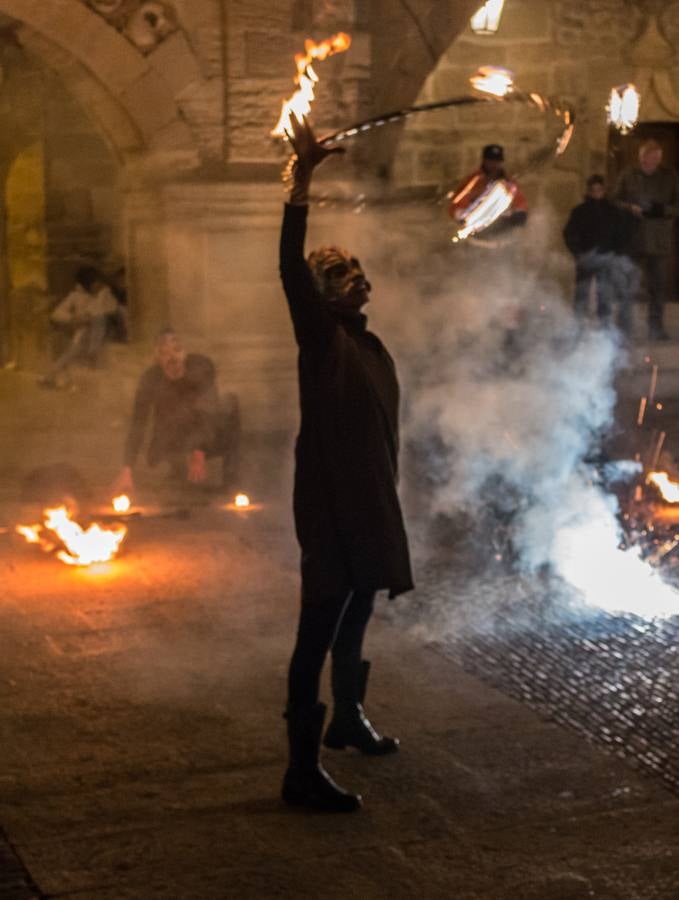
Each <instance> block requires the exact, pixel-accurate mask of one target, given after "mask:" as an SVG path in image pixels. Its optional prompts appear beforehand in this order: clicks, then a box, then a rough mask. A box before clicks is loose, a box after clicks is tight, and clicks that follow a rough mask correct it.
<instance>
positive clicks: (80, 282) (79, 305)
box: [39, 266, 118, 387]
mask: <svg viewBox="0 0 679 900" xmlns="http://www.w3.org/2000/svg"><path fill="white" fill-rule="evenodd" d="M117 307H118V304H117V302H116V299H115V297H114V296H113V294H112V293H111V291H110V289H109V288H108V287H107V286H106V284H105V283H104V280H103V278H102V276H101V275H100V274H99V272H98V271H97V269H95V268H93V267H92V266H82V268H80V269H78V271H77V273H76V276H75V285H74V287H73V290H72V291H71V292H70V293H69V294H67V296H66V297H64V299H63V300H62V301H61V302H60V303H59V304H58V305H57V306H56V308H55V309H54V310H53V311H52V314H51V315H50V323H51V325H52V326H53V327H54V328H55V329H58V330H59V331H61V332H62V333H63V334H65V335H66V337H67V338H68V342H67V344H66V348H65V349H64V350H63V351H62V352H61V353H60V354H59V355H58V356H57V358H56V359H55V360H54V362H53V363H52V365H51V366H50V368H49V369H48V371H47V373H46V374H45V375H44V376H43V377H42V378H40V379H39V384H40V385H42V386H43V387H57V379H58V377H59V376H60V375H61V374H62V373H63V372H65V371H66V370H67V369H68V367H69V366H70V364H71V363H72V362H74V360H76V359H78V358H84V359H85V360H86V361H87V362H88V363H89V364H90V365H91V366H96V364H97V361H98V359H99V353H100V351H101V347H102V344H103V343H104V339H105V337H106V320H107V316H109V315H111V314H112V313H114V312H115V311H116V309H117Z"/></svg>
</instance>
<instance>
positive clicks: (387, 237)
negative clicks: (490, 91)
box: [337, 204, 634, 627]
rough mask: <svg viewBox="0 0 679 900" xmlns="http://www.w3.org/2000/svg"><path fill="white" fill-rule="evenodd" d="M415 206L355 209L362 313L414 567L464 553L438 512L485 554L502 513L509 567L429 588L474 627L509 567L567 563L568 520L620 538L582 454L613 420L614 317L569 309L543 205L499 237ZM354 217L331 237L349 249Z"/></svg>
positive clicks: (501, 596) (625, 269) (501, 597)
mask: <svg viewBox="0 0 679 900" xmlns="http://www.w3.org/2000/svg"><path fill="white" fill-rule="evenodd" d="M412 209H413V208H412V207H404V208H403V209H395V210H394V211H393V213H392V214H391V215H390V216H389V217H388V218H389V227H388V228H387V229H385V227H384V220H383V217H382V215H380V217H379V220H378V219H377V217H375V220H374V221H371V218H372V217H373V213H372V212H370V211H367V212H363V214H362V215H361V216H359V218H362V219H363V220H364V221H363V222H362V223H361V228H360V244H361V246H360V247H359V248H358V252H359V254H360V256H361V259H362V261H363V262H364V265H365V268H366V272H367V275H368V278H369V279H370V280H371V281H372V283H373V286H374V291H373V293H374V301H373V302H372V303H371V305H370V306H369V307H368V308H367V312H368V314H369V317H370V322H371V327H372V328H374V330H375V331H376V332H377V333H378V334H379V335H380V336H381V337H382V338H383V339H384V341H385V343H386V344H387V346H388V347H389V348H390V350H391V351H392V353H393V355H394V356H395V357H396V360H397V364H398V368H399V375H400V380H401V385H402V388H403V393H404V400H403V412H402V416H403V418H402V441H403V446H404V451H405V453H404V458H403V464H404V472H403V477H402V494H403V495H404V497H405V498H406V505H407V507H408V509H409V511H410V513H411V515H410V517H409V518H410V534H411V539H412V543H413V545H414V548H415V552H416V556H417V557H418V559H419V561H420V564H421V565H423V566H424V568H425V576H424V578H425V581H426V580H427V575H426V568H427V565H428V564H429V563H430V562H431V561H432V559H434V558H436V557H438V559H439V563H441V557H442V556H443V557H445V556H446V555H448V556H449V557H450V559H451V560H453V559H455V560H457V561H459V548H457V549H456V546H455V544H456V543H457V542H458V540H459V534H457V533H456V532H455V530H454V529H452V530H451V531H450V532H449V534H450V539H449V542H448V543H446V541H445V540H444V541H443V547H442V546H441V541H440V535H439V539H438V546H437V547H436V548H434V547H433V542H434V540H435V539H434V538H433V537H432V535H433V530H432V526H433V523H435V522H437V521H438V522H440V521H441V520H443V521H445V520H449V521H450V522H454V521H457V522H460V519H461V518H462V520H463V521H464V522H465V526H464V532H465V538H464V545H465V552H466V553H469V552H470V550H471V552H475V551H478V552H479V555H480V558H481V559H483V558H486V559H487V558H488V557H490V558H491V559H494V556H495V555H497V556H500V555H501V554H502V553H504V552H506V549H507V548H506V547H504V546H499V547H493V533H494V532H495V531H496V530H497V526H498V524H499V525H500V526H502V528H504V530H505V532H509V533H510V534H511V548H512V554H513V555H515V557H516V559H515V560H514V564H515V568H514V574H513V575H512V578H511V579H510V580H509V581H507V576H506V570H505V569H504V568H503V567H498V568H497V569H496V570H495V571H494V572H492V571H491V574H489V570H488V568H485V570H484V573H483V576H479V570H478V569H477V571H476V573H475V574H474V577H473V579H472V581H471V582H469V581H468V582H466V585H465V588H464V590H463V591H461V592H460V593H459V594H458V595H457V596H456V591H457V587H455V588H452V591H451V590H449V591H447V592H438V596H439V604H438V605H439V606H443V607H445V609H444V610H441V609H438V610H437V612H439V613H440V612H442V611H443V612H445V615H446V616H447V617H448V618H450V617H454V618H455V620H456V622H457V623H460V622H461V621H466V619H465V616H466V615H467V613H468V612H469V607H470V606H473V607H474V608H475V609H476V610H477V613H478V616H474V617H472V618H474V619H475V621H473V622H472V623H470V624H472V625H473V626H474V627H478V626H479V621H478V617H481V618H484V620H485V619H486V618H487V614H488V612H489V606H490V607H493V606H494V605H496V604H497V605H499V604H503V603H505V602H506V600H507V597H506V596H505V594H506V592H507V591H510V592H511V591H513V592H516V591H517V589H518V588H517V584H518V582H517V579H519V580H521V579H522V578H523V579H525V578H526V576H531V575H532V574H533V573H535V572H536V571H537V570H539V569H540V568H541V567H545V566H549V567H550V569H551V571H553V572H556V573H559V574H562V575H565V574H567V572H568V566H567V565H564V560H563V559H562V558H561V555H562V554H563V553H564V552H565V551H564V547H565V546H566V543H567V542H564V540H563V539H562V535H563V532H564V530H568V529H572V528H573V527H576V528H577V527H580V526H585V525H586V523H587V522H588V521H589V520H590V519H592V518H594V519H596V520H597V521H599V522H602V521H603V522H604V523H605V526H604V527H605V529H607V533H608V534H609V535H610V539H611V541H612V543H613V545H614V547H615V546H616V545H617V535H618V532H619V529H618V523H617V521H616V511H617V501H616V499H615V497H614V496H612V495H609V494H607V493H606V490H605V488H604V487H603V486H601V485H600V484H599V483H598V482H597V479H596V475H595V471H594V469H593V466H592V465H591V463H588V459H590V458H591V457H592V456H594V455H596V453H597V451H598V449H599V447H600V444H601V440H602V437H603V435H604V434H605V432H606V431H607V429H608V428H609V427H610V425H611V424H612V421H613V412H614V407H615V391H614V378H615V374H616V371H617V370H618V368H619V367H620V365H622V364H623V363H624V361H625V352H624V349H623V347H622V343H621V340H620V336H619V333H618V332H617V330H616V329H615V328H598V327H595V326H585V327H582V325H581V323H579V322H578V321H577V320H576V318H575V316H574V315H573V313H572V301H571V297H570V283H569V279H568V277H567V276H568V273H569V267H570V264H571V263H570V260H569V258H568V256H567V254H566V252H565V250H563V251H562V250H561V247H560V245H559V243H560V236H559V232H558V229H559V228H560V225H559V223H557V222H555V221H553V220H552V218H551V214H550V211H549V210H548V209H546V208H545V207H542V208H538V209H536V210H534V211H532V213H531V215H530V217H529V222H528V224H527V225H526V226H525V227H524V228H520V229H517V230H516V231H515V232H510V233H509V234H508V235H505V236H503V237H502V238H498V239H495V240H493V239H490V238H489V239H484V240H482V241H480V242H478V243H477V244H475V243H473V242H468V243H467V244H464V243H463V244H458V245H452V244H451V243H450V242H449V234H450V231H451V229H450V222H449V220H448V218H447V214H446V211H445V208H444V207H443V206H441V205H438V206H435V205H433V204H432V205H430V206H429V207H428V208H427V209H426V210H425V211H420V212H419V213H417V214H415V213H413V211H412ZM366 220H367V222H366ZM349 228H350V229H351V231H353V232H354V233H353V234H352V233H349V230H347V233H346V234H345V233H340V234H338V236H337V240H338V242H340V241H344V243H345V245H347V246H349V247H350V248H352V249H354V250H355V249H356V247H355V243H356V239H357V232H356V231H355V228H352V227H351V226H349ZM352 238H353V241H352ZM617 269H618V271H617V273H616V274H617V277H618V278H619V279H621V282H624V281H627V282H629V281H630V279H631V278H632V277H633V274H634V272H633V269H632V268H631V264H630V263H629V261H627V260H625V259H622V258H621V259H619V260H618V262H617ZM564 276H566V277H564ZM404 481H405V483H404ZM439 530H440V529H439ZM469 534H473V535H474V539H475V540H473V541H470V540H469V537H468V535H469ZM496 550H497V554H496V553H495V551H496ZM420 583H421V580H420ZM448 583H449V585H450V584H451V582H450V581H449V582H448ZM453 583H455V584H457V581H456V579H453ZM522 583H524V584H525V582H522ZM489 590H490V591H492V592H493V597H494V598H495V599H494V600H493V599H492V598H489V597H488V591H489ZM519 592H520V593H521V591H519ZM481 594H483V597H484V599H483V602H481V603H479V596H480V595H481ZM460 604H462V606H464V607H465V608H466V609H465V611H464V613H465V615H462V613H463V610H461V609H460ZM436 605H437V604H434V606H436ZM430 611H431V612H432V614H434V611H433V610H432V609H431V608H430Z"/></svg>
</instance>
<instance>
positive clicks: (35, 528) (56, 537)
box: [16, 500, 129, 566]
mask: <svg viewBox="0 0 679 900" xmlns="http://www.w3.org/2000/svg"><path fill="white" fill-rule="evenodd" d="M128 503H129V500H128ZM16 532H17V534H20V535H22V537H24V538H25V540H26V541H27V542H28V543H29V544H37V545H38V546H40V547H41V548H42V549H43V550H44V551H45V552H46V553H54V554H55V555H56V557H57V559H60V560H61V561H62V562H63V563H66V565H69V566H91V565H93V564H95V563H103V562H109V561H110V560H111V559H113V558H114V557H115V556H116V555H117V554H118V551H119V550H120V547H121V545H122V543H123V541H124V540H125V537H126V535H127V527H126V526H125V525H116V526H115V527H113V528H104V527H103V526H102V525H99V524H98V523H96V522H93V523H92V524H91V525H89V526H88V527H87V528H83V527H82V525H80V524H78V522H76V521H75V520H74V519H73V517H72V515H71V512H70V511H69V510H68V508H67V507H66V506H59V507H56V508H55V509H46V510H45V511H44V513H43V522H42V524H40V525H17V526H16Z"/></svg>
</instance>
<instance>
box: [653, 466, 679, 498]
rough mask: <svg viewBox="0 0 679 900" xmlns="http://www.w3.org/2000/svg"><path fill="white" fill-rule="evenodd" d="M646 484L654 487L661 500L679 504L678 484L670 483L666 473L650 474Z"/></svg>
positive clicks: (675, 482)
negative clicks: (658, 492)
mask: <svg viewBox="0 0 679 900" xmlns="http://www.w3.org/2000/svg"><path fill="white" fill-rule="evenodd" d="M646 483H647V484H652V485H655V487H657V488H658V490H659V491H660V495H661V496H662V498H663V500H666V501H667V502H668V503H679V482H677V481H672V479H671V478H670V476H669V475H668V474H667V472H651V473H650V474H649V475H648V477H647V478H646Z"/></svg>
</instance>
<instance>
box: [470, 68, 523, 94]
mask: <svg viewBox="0 0 679 900" xmlns="http://www.w3.org/2000/svg"><path fill="white" fill-rule="evenodd" d="M469 81H470V83H471V86H472V87H473V88H475V90H477V91H481V93H483V94H489V95H490V96H491V97H506V96H507V94H511V92H512V91H513V90H514V75H513V73H512V72H510V71H509V69H503V68H501V67H500V66H481V68H480V69H479V70H478V71H477V72H476V74H475V75H472V77H471V78H470V79H469Z"/></svg>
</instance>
